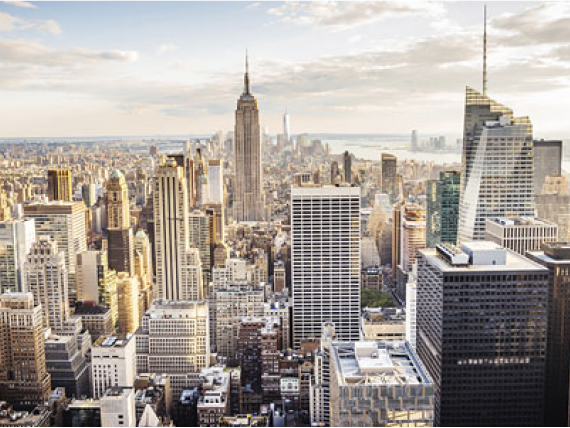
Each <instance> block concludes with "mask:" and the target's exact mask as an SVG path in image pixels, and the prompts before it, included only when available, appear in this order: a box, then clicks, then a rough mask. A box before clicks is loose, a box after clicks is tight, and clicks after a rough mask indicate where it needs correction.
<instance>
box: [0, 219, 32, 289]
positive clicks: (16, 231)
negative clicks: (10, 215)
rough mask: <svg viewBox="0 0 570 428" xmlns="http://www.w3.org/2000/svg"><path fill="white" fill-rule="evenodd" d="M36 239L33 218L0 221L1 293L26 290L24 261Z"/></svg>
mask: <svg viewBox="0 0 570 428" xmlns="http://www.w3.org/2000/svg"><path fill="white" fill-rule="evenodd" d="M35 241H36V230H35V222H34V220H33V219H24V220H8V221H0V293H3V292H4V291H7V290H8V289H10V290H12V291H24V289H23V286H24V279H23V269H24V263H25V261H26V255H27V254H28V252H29V251H30V248H31V247H32V244H33V243H34V242H35Z"/></svg>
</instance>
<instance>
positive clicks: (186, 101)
mask: <svg viewBox="0 0 570 428" xmlns="http://www.w3.org/2000/svg"><path fill="white" fill-rule="evenodd" d="M303 7H304V6H303ZM315 7H319V6H318V5H317V6H315ZM339 7H346V6H339ZM533 7H534V6H533ZM527 13H528V12H527V11H526V10H525V11H523V12H521V14H519V15H525V14H527ZM517 16H518V15H512V16H508V17H507V16H501V17H500V19H507V18H508V19H509V20H510V22H511V24H509V25H507V24H506V23H505V22H504V21H503V22H502V23H500V25H503V27H499V24H497V25H495V22H496V21H495V20H496V19H499V17H497V18H495V19H494V20H493V21H492V22H491V24H492V25H491V26H490V30H492V33H491V35H490V41H492V44H491V46H492V49H491V51H490V52H489V54H490V56H489V83H490V91H491V93H492V94H495V93H496V92H500V93H501V95H502V94H517V96H520V97H521V98H526V99H532V97H534V96H535V95H536V94H548V93H549V91H557V90H560V89H561V88H562V89H564V88H567V87H568V86H569V84H570V73H569V71H570V40H567V41H565V43H562V42H556V43H555V44H553V45H550V44H548V45H545V44H544V43H542V44H537V45H532V44H527V41H524V44H523V46H520V45H516V46H511V45H507V46H505V47H501V48H500V49H499V48H498V47H496V46H497V45H498V43H499V42H498V41H496V40H497V38H499V37H504V36H505V35H508V36H509V37H515V36H516V34H527V35H529V34H533V35H534V36H533V37H537V36H536V35H537V34H543V33H544V31H545V28H548V26H549V25H551V24H552V22H553V21H555V20H559V19H562V18H561V17H559V16H558V17H557V16H551V17H550V19H545V20H542V21H540V22H538V23H536V24H533V31H532V32H529V31H528V27H527V26H525V25H523V24H522V23H523V22H525V19H523V18H521V17H520V16H518V17H517ZM517 20H518V21H517ZM349 21H350V22H355V21H354V20H349ZM515 22H518V24H517V25H514V23H515ZM318 25H325V24H318ZM326 25H329V24H326ZM519 26H520V28H519ZM507 29H508V33H507ZM479 30H480V27H478V28H476V29H469V30H468V29H457V28H455V29H453V30H452V33H449V32H446V33H437V34H436V35H434V36H431V37H421V38H416V39H407V40H405V41H402V40H394V43H393V42H392V41H391V40H386V43H383V44H382V45H383V46H384V47H375V48H374V49H369V50H367V51H360V52H358V53H351V54H339V55H332V56H323V57H316V58H313V59H311V60H307V61H304V62H292V61H284V60H276V59H258V58H251V65H252V67H251V79H252V90H253V92H254V94H255V95H256V96H257V97H258V99H259V103H260V108H261V110H262V113H263V114H271V112H276V111H282V109H283V106H284V105H289V106H290V107H291V108H292V109H293V108H294V109H295V111H296V114H298V115H303V117H307V118H311V120H312V119H313V118H315V120H321V122H318V123H320V125H318V126H322V123H328V122H326V121H329V122H330V121H333V122H334V123H332V124H331V126H332V128H334V127H335V126H341V125H338V124H340V123H342V124H344V123H345V121H348V122H350V121H351V120H352V121H353V122H352V123H358V122H357V120H360V118H361V117H367V118H373V119H370V121H373V123H378V119H379V118H382V120H385V121H386V123H388V124H389V125H391V124H392V122H394V123H396V122H397V121H398V120H400V121H403V122H404V121H406V119H403V117H405V116H406V115H410V114H415V115H416V116H414V117H413V118H411V119H409V120H410V121H411V120H412V119H413V120H414V121H418V122H421V121H422V120H424V122H426V123H427V122H429V120H431V118H433V117H435V116H437V115H439V116H438V119H439V120H440V122H439V123H438V124H437V125H430V126H434V127H435V126H439V125H440V124H444V126H454V127H456V128H457V129H460V128H461V124H460V121H461V118H460V116H461V112H462V107H461V103H462V102H463V99H462V98H463V89H464V87H465V85H473V86H474V87H476V88H477V87H480V82H481V35H480V33H479ZM450 31H451V30H450ZM529 37H530V36H529ZM541 37H542V36H541ZM557 37H558V36H557ZM557 37H553V38H551V39H550V40H553V39H554V40H559V39H558V38H557ZM542 39H543V38H542ZM521 40H526V39H524V38H523V39H521ZM396 41H397V42H398V43H395V42H396ZM164 46H169V44H167V43H165V44H163V45H161V46H159V47H158V51H159V52H160V51H161V49H160V47H164ZM171 50H172V49H170V48H163V49H162V51H163V52H168V51H171ZM0 58H2V61H1V62H0V90H2V89H4V90H12V91H29V92H31V91H36V92H39V91H45V92H48V91H49V92H58V93H65V94H80V95H85V96H88V97H93V98H95V99H98V100H104V101H106V102H108V103H111V104H112V105H114V106H117V107H119V108H120V110H121V111H123V112H128V113H129V114H132V115H144V114H147V113H154V114H159V115H163V116H168V117H173V118H180V117H184V118H191V117H197V118H201V119H200V120H202V119H204V120H207V116H208V115H211V116H215V115H228V117H231V112H232V111H233V109H234V108H235V99H236V97H237V96H238V95H239V94H240V93H241V90H242V88H241V85H242V75H241V73H242V68H241V67H237V68H236V69H234V70H215V71H212V70H200V71H199V72H197V70H196V67H201V66H204V64H203V63H202V62H199V63H198V64H196V65H194V64H193V63H190V64H191V65H192V67H190V70H189V73H186V75H185V77H179V78H178V79H179V80H169V77H167V74H168V73H154V76H155V77H153V78H149V77H144V76H142V75H141V74H139V73H140V70H139V68H138V67H134V66H129V65H128V63H129V62H132V61H134V60H136V58H137V53H136V52H132V51H128V50H90V49H82V48H76V49H65V50H61V49H53V48H50V47H47V46H45V45H42V44H40V43H37V42H32V41H23V40H19V41H18V40H2V39H0ZM193 60H195V59H193ZM162 62H163V63H164V64H163V65H164V67H165V69H167V70H169V71H170V69H171V68H172V67H175V68H176V67H178V68H180V67H188V65H189V64H186V63H185V62H184V58H176V62H175V61H174V59H173V60H172V61H171V62H167V61H162ZM191 73H193V74H191ZM176 74H178V75H184V74H185V73H182V72H174V73H173V75H176ZM196 74H199V75H200V78H201V79H202V80H200V82H201V83H199V84H189V83H188V80H186V79H187V78H188V77H192V76H193V75H196ZM204 76H208V77H207V80H204V79H203V77H204ZM170 77H171V76H170ZM501 99H502V98H501ZM410 112H413V113H410ZM443 112H444V113H443ZM449 112H452V113H449ZM453 112H455V113H453ZM446 114H448V115H449V114H457V116H458V118H457V117H453V118H451V117H448V116H445V115H446ZM441 116H443V117H441ZM427 118H430V119H429V120H428V119H427ZM340 119H342V120H340ZM220 120H221V119H220ZM308 120H309V119H307V121H308ZM455 121H457V123H455ZM348 122H347V123H348ZM315 123H317V122H315ZM449 123H451V125H448V124H449ZM421 125H422V123H419V125H418V126H421ZM342 126H344V125H342ZM347 126H349V125H347ZM387 126H388V125H387ZM332 128H331V129H332ZM448 129H449V128H448Z"/></svg>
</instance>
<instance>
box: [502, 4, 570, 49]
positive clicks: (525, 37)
mask: <svg viewBox="0 0 570 428" xmlns="http://www.w3.org/2000/svg"><path fill="white" fill-rule="evenodd" d="M491 25H492V28H493V29H494V30H497V31H498V34H496V35H494V34H493V35H492V40H493V41H495V42H497V43H498V44H500V45H502V46H532V45H539V44H553V43H562V44H567V43H569V42H570V38H569V36H568V34H569V33H568V29H569V28H570V4H569V3H567V2H559V3H558V2H557V3H555V2H549V3H541V4H539V5H536V6H531V7H528V8H527V9H525V10H524V11H522V12H521V13H518V14H505V15H502V16H498V17H496V18H494V19H492V20H491Z"/></svg>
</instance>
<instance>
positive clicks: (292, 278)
mask: <svg viewBox="0 0 570 428" xmlns="http://www.w3.org/2000/svg"><path fill="white" fill-rule="evenodd" d="M484 92H485V91H484ZM148 145H149V142H148V141H146V142H144V143H140V142H120V143H113V142H110V143H109V144H108V145H106V146H103V145H101V144H97V143H93V144H72V143H26V144H22V145H15V144H14V145H6V146H4V147H2V148H0V166H1V167H2V168H3V172H2V173H1V174H2V176H1V177H0V180H1V182H0V183H1V184H0V291H1V294H0V425H1V426H14V427H15V426H103V427H106V426H145V427H149V426H155V427H158V426H203V427H209V426H289V425H291V426H309V425H311V424H312V425H313V426H469V425H480V426H487V425H501V426H503V425H506V426H522V425H531V426H541V425H549V426H562V425H567V424H568V416H567V415H568V401H569V382H570V376H569V370H570V336H569V335H568V330H569V329H570V321H569V319H570V318H569V317H568V315H567V314H568V313H570V291H569V290H570V244H569V243H568V242H567V241H568V240H569V238H570V237H569V236H568V231H569V230H570V211H568V210H569V208H568V206H570V202H569V200H568V198H569V197H570V196H569V194H568V185H567V183H566V181H565V178H564V176H563V175H562V168H561V159H562V158H561V157H562V143H561V142H560V141H544V140H534V139H533V133H532V125H531V122H530V120H529V118H527V117H522V118H520V117H515V116H514V114H513V112H512V110H511V109H510V108H508V107H506V106H504V105H502V104H499V103H497V102H496V101H494V100H492V99H491V98H489V97H488V96H487V94H486V93H479V92H478V91H476V90H474V89H471V88H467V92H466V111H465V124H464V138H463V146H462V150H463V157H462V164H461V165H436V164H434V163H428V162H418V161H404V162H399V161H398V159H397V157H396V156H395V155H393V154H388V153H384V154H382V156H381V159H379V160H378V161H366V160H362V159H358V158H356V157H355V156H353V155H352V154H351V153H349V152H348V151H346V152H344V153H342V154H340V155H332V154H331V152H330V148H329V147H328V146H327V145H326V144H323V143H322V142H321V141H320V140H311V139H310V138H309V137H308V135H306V134H301V135H299V136H297V137H296V138H294V137H293V136H292V135H291V131H290V121H289V116H288V115H285V117H284V129H283V133H282V134H280V135H279V136H278V137H277V138H272V137H270V136H269V135H268V134H267V133H266V132H261V129H260V120H259V110H258V105H257V100H256V98H255V97H254V95H253V94H252V92H251V88H250V77H249V70H248V69H247V59H246V72H245V76H244V90H243V93H242V94H241V96H240V98H239V100H238V103H237V109H236V113H235V129H234V132H233V133H230V134H228V135H227V136H224V135H223V134H222V133H218V134H216V135H215V136H213V137H212V138H211V139H207V140H203V139H202V140H193V141H189V142H178V141H174V142H164V141H153V142H150V152H147V150H148V148H147V146H148ZM428 145H429V147H430V148H431V149H433V150H440V149H442V148H443V147H444V146H445V141H444V139H441V138H434V139H432V140H431V141H430V142H429V143H428ZM412 146H413V148H414V150H417V149H418V147H419V142H418V135H417V132H416V131H414V133H413V134H412ZM173 147H174V148H173ZM363 288H364V289H365V290H366V291H367V292H368V291H371V292H373V293H375V295H378V296H383V297H384V298H388V299H389V300H390V301H391V307H380V308H378V307H363V304H362V302H363V299H362V296H363ZM388 306H390V305H388Z"/></svg>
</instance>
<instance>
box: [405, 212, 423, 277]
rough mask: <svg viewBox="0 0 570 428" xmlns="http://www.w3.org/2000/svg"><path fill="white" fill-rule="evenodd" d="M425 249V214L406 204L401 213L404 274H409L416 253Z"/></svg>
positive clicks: (416, 255)
mask: <svg viewBox="0 0 570 428" xmlns="http://www.w3.org/2000/svg"><path fill="white" fill-rule="evenodd" d="M425 247H426V212H425V210H424V209H422V208H421V207H420V206H417V205H414V204H408V205H405V206H404V211H403V212H402V247H401V251H402V257H401V263H402V268H403V270H404V272H406V273H407V272H411V270H412V266H413V265H414V263H415V261H416V259H417V257H418V251H419V250H421V249H424V248H425Z"/></svg>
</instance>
